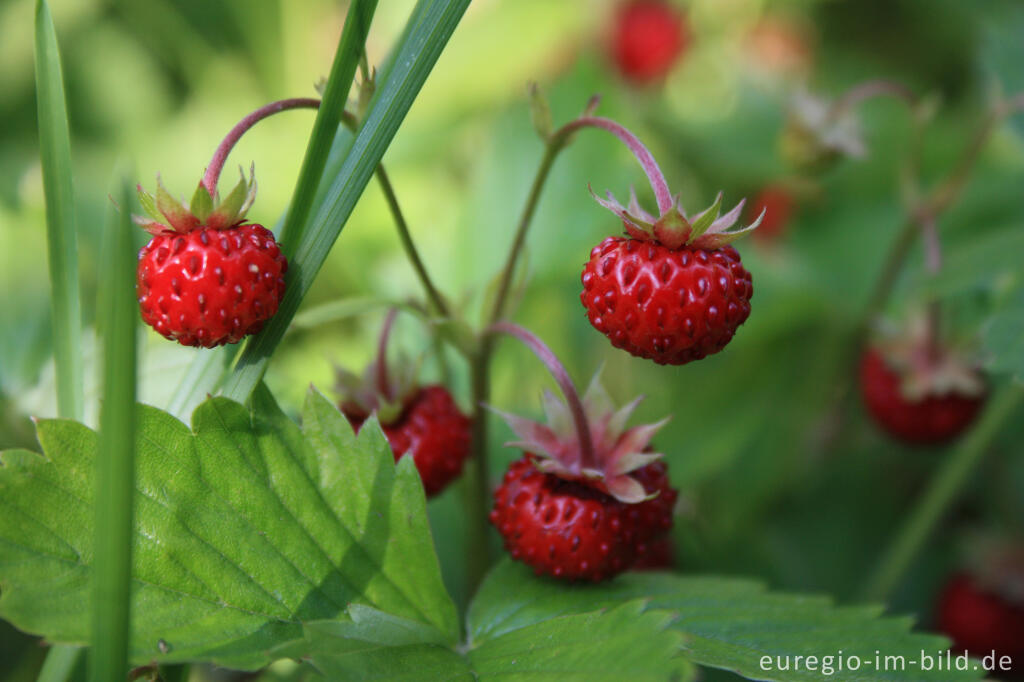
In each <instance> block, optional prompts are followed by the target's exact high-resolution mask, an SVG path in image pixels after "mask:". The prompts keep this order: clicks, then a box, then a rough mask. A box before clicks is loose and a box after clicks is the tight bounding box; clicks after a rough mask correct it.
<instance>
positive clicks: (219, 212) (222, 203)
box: [132, 166, 256, 235]
mask: <svg viewBox="0 0 1024 682" xmlns="http://www.w3.org/2000/svg"><path fill="white" fill-rule="evenodd" d="M238 170H239V173H240V175H241V179H240V180H239V181H238V184H236V185H235V186H234V188H233V189H232V190H231V191H230V192H228V194H227V196H225V197H224V199H223V200H222V199H221V198H220V193H219V192H214V193H213V195H211V194H210V192H209V191H208V190H207V189H206V187H205V186H204V185H203V184H202V183H200V184H199V186H198V187H196V191H195V193H194V194H193V195H192V200H191V202H189V203H188V204H186V203H185V202H184V201H181V200H178V199H175V198H174V197H173V196H171V193H170V192H168V191H167V188H166V187H164V184H163V182H162V181H161V179H160V176H159V175H157V178H156V188H157V189H156V196H155V197H154V196H153V195H152V194H150V193H149V192H146V191H145V190H144V189H142V185H138V187H137V188H138V192H139V204H140V205H141V206H142V209H143V210H144V211H145V212H146V214H147V215H146V216H137V215H133V216H132V220H133V221H134V222H135V223H136V224H137V225H139V226H140V227H141V228H142V229H144V230H146V231H147V232H149V233H150V234H154V235H156V234H161V233H165V232H177V233H180V234H184V233H187V232H192V231H193V230H198V229H201V228H203V229H210V230H226V229H229V228H232V227H235V226H236V225H238V224H240V223H241V222H242V221H243V220H244V219H245V214H246V213H247V212H248V210H249V208H250V207H251V206H252V204H253V201H255V200H256V175H255V166H252V167H251V168H250V171H249V179H248V180H246V177H245V171H243V170H242V168H241V167H239V169H238Z"/></svg>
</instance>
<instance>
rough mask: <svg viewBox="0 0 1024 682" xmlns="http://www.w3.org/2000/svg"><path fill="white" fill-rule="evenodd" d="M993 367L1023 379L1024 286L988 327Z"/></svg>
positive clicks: (987, 347) (1009, 297) (989, 349)
mask: <svg viewBox="0 0 1024 682" xmlns="http://www.w3.org/2000/svg"><path fill="white" fill-rule="evenodd" d="M985 347H986V349H987V350H988V351H989V353H991V355H992V357H991V359H990V367H991V368H992V369H993V370H995V371H1001V372H1009V373H1010V374H1012V375H1013V376H1014V378H1015V379H1016V380H1017V381H1024V288H1019V289H1017V290H1015V291H1013V292H1012V293H1011V294H1010V295H1009V296H1008V297H1007V301H1006V303H1005V304H1004V305H1003V306H1002V307H1001V308H1000V309H999V310H998V311H997V313H996V315H995V317H994V318H993V319H992V320H991V322H990V323H989V325H988V328H987V329H986V330H985Z"/></svg>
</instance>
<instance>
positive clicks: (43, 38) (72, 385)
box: [35, 0, 84, 682]
mask: <svg viewBox="0 0 1024 682" xmlns="http://www.w3.org/2000/svg"><path fill="white" fill-rule="evenodd" d="M35 73H36V109H37V116H38V121H39V160H40V164H41V165H42V170H43V194H44V195H45V197H46V244H47V250H48V256H49V267H50V290H51V291H50V302H51V314H52V317H53V351H54V353H53V354H54V362H55V364H56V375H57V414H58V416H61V417H67V418H70V419H81V418H82V415H83V411H84V402H83V401H84V396H83V391H84V388H83V387H84V383H83V371H82V362H81V358H82V355H81V352H80V351H81V343H82V330H81V321H82V312H81V300H80V294H79V287H78V244H77V241H78V240H77V234H76V232H75V219H74V218H75V212H74V193H73V190H72V179H71V135H70V132H69V130H68V115H67V105H66V103H65V99H64V77H63V72H62V69H61V62H60V50H59V49H58V47H57V32H56V30H55V29H54V26H53V17H52V16H51V15H50V8H49V6H48V5H47V4H46V2H45V0H37V2H36V17H35ZM81 652H82V649H81V648H79V647H67V646H60V645H57V646H54V647H52V648H51V649H50V652H49V653H48V654H47V657H46V663H45V664H44V665H43V669H42V670H41V671H40V673H39V680H40V681H41V682H61V681H63V680H66V679H68V677H69V676H70V675H71V673H72V671H73V670H74V667H75V664H76V663H77V661H78V659H79V656H80V655H81Z"/></svg>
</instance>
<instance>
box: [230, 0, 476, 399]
mask: <svg viewBox="0 0 1024 682" xmlns="http://www.w3.org/2000/svg"><path fill="white" fill-rule="evenodd" d="M468 6H469V0H420V2H419V3H417V6H416V8H415V9H414V10H413V15H412V18H411V19H410V22H409V25H408V26H407V28H406V32H405V33H404V35H403V37H402V39H401V40H400V41H399V44H398V45H397V46H396V49H395V51H394V53H393V56H392V59H391V63H390V66H389V68H388V70H387V72H386V73H385V74H384V76H383V78H382V79H381V85H380V87H379V88H378V90H377V93H376V94H375V95H374V98H373V101H372V102H371V104H370V110H369V112H368V113H367V115H366V118H365V120H364V122H363V125H362V126H361V127H360V129H359V132H358V133H357V134H356V137H355V139H354V140H353V142H352V146H351V147H350V148H349V152H348V154H347V156H346V158H345V162H344V163H343V164H342V167H341V170H340V171H339V173H338V174H337V175H336V176H335V177H334V179H333V181H332V183H331V187H330V190H329V191H328V194H327V201H326V202H325V203H324V206H323V207H322V208H321V209H320V210H319V212H318V213H317V214H316V216H315V217H314V218H313V220H312V221H311V223H310V225H309V228H308V230H307V231H306V232H305V233H304V234H303V235H302V238H301V239H300V240H299V242H298V244H297V246H296V248H295V257H294V258H293V259H292V261H291V265H290V267H289V274H290V275H291V277H290V279H289V282H288V289H287V290H286V291H285V295H284V298H283V300H282V301H281V305H280V306H279V308H278V311H277V314H276V315H275V316H274V318H273V319H272V320H270V322H269V324H268V325H267V326H266V327H265V328H264V330H263V331H262V332H261V333H260V334H259V335H258V336H256V337H255V338H253V339H252V340H251V341H250V342H249V343H248V345H247V346H246V348H245V350H244V351H243V352H242V355H241V357H240V358H239V360H238V364H237V365H236V366H235V370H234V372H233V373H232V375H231V376H230V377H229V378H228V380H227V381H226V382H225V385H224V394H225V395H226V396H228V397H230V398H233V399H234V400H239V401H244V400H247V399H248V397H249V395H250V393H251V392H252V390H253V389H254V388H255V387H256V385H257V384H258V383H259V382H260V379H261V378H262V377H263V373H264V371H265V370H266V367H267V362H268V361H269V359H270V356H271V354H273V352H274V349H275V348H276V347H277V344H278V343H279V342H280V341H281V339H282V338H283V337H284V333H285V331H286V330H287V328H288V325H289V324H290V323H291V320H292V318H293V317H294V316H295V313H296V312H297V311H298V309H299V304H300V303H301V302H302V299H303V297H305V295H306V293H307V292H308V291H309V288H310V287H311V286H312V284H313V279H314V278H315V277H316V274H317V273H318V272H319V271H320V268H321V267H322V266H323V264H324V261H325V260H326V259H327V254H328V252H329V251H330V249H331V246H332V245H333V244H334V241H335V240H336V239H337V238H338V235H339V234H340V233H341V229H342V227H343V226H344V225H345V221H346V220H348V217H349V215H350V214H351V213H352V209H353V208H354V207H355V205H356V202H357V201H358V199H359V197H360V196H361V195H362V193H363V190H364V189H365V188H366V184H367V183H368V182H369V181H370V178H371V177H372V175H373V172H374V170H375V169H376V168H377V164H379V163H380V160H381V157H382V156H384V151H385V150H386V149H387V147H388V145H389V144H391V140H392V139H393V138H394V136H395V133H396V132H397V131H398V127H399V125H401V123H402V121H403V120H404V119H405V115H406V113H408V111H409V107H411V106H412V102H413V100H414V99H415V98H416V95H417V94H419V91H420V88H422V87H423V83H424V81H426V79H427V75H428V74H429V73H430V71H431V70H432V69H433V67H434V64H435V63H436V62H437V58H438V57H439V56H440V54H441V50H443V49H444V46H445V45H446V44H447V42H448V39H449V38H450V37H451V35H452V32H453V31H454V30H455V27H456V25H458V23H459V20H460V19H461V18H462V15H463V13H464V12H465V11H466V8H467V7H468Z"/></svg>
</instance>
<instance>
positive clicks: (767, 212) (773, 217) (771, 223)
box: [751, 185, 796, 242]
mask: <svg viewBox="0 0 1024 682" xmlns="http://www.w3.org/2000/svg"><path fill="white" fill-rule="evenodd" d="M751 208H752V211H751V213H752V214H753V215H761V214H762V213H763V214H764V220H762V221H761V225H760V226H759V227H758V229H757V231H756V232H754V238H755V239H761V240H763V241H766V242H771V241H775V240H777V239H778V238H779V237H781V236H782V234H783V233H784V232H785V230H786V228H787V227H789V221H790V220H791V219H792V218H793V212H794V210H795V209H796V202H795V201H794V200H793V194H792V193H791V192H790V191H789V190H788V189H786V188H785V187H783V186H782V185H767V186H766V187H764V188H763V189H762V190H761V191H760V192H758V193H757V195H756V196H754V199H753V201H751Z"/></svg>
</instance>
